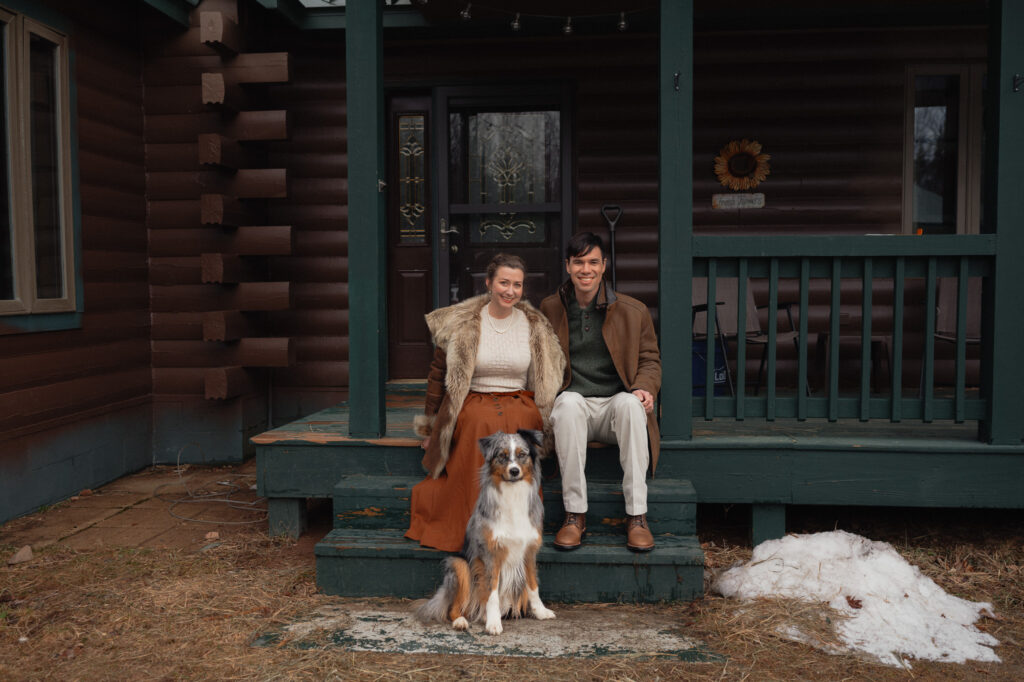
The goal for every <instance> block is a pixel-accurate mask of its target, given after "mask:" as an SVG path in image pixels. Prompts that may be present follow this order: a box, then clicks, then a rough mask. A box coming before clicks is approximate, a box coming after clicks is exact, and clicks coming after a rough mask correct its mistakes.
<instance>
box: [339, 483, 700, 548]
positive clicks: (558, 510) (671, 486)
mask: <svg viewBox="0 0 1024 682" xmlns="http://www.w3.org/2000/svg"><path fill="white" fill-rule="evenodd" d="M421 480H422V477H420V476H417V477H407V476H366V475H362V474H353V475H350V476H343V477H342V478H341V480H340V481H339V482H338V484H337V485H336V486H335V487H334V527H335V528H363V529H401V530H404V529H406V528H408V527H409V503H410V499H411V496H412V487H413V486H414V485H416V484H417V483H419V482H420V481H421ZM543 488H544V519H545V523H544V526H545V528H546V529H548V530H552V531H553V530H555V529H557V527H558V526H559V525H560V524H561V522H562V515H563V511H564V507H563V506H562V489H561V481H560V480H559V479H554V480H550V481H545V482H544V485H543ZM587 498H588V501H589V511H588V512H587V529H588V531H589V532H591V533H604V532H607V533H618V534H620V535H621V533H622V527H623V522H624V515H625V513H626V512H625V507H624V503H623V500H622V484H621V483H619V482H614V483H612V482H603V481H588V482H587ZM647 507H648V511H647V520H648V523H649V524H650V526H651V529H652V530H653V531H654V532H658V533H669V534H672V535H678V536H684V535H692V534H694V533H696V526H697V520H696V515H697V493H696V492H695V491H694V489H693V486H692V485H691V484H690V482H689V481H687V480H685V479H676V478H656V479H653V480H650V481H648V483H647Z"/></svg>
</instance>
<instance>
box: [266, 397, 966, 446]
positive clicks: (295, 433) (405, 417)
mask: <svg viewBox="0 0 1024 682" xmlns="http://www.w3.org/2000/svg"><path fill="white" fill-rule="evenodd" d="M424 391H425V384H424V382H422V381H402V382H390V383H389V384H388V386H387V394H386V395H387V432H386V433H385V435H384V436H383V437H382V438H374V439H365V438H361V439H354V438H352V437H351V436H349V432H348V431H349V408H348V403H347V402H343V403H340V404H338V405H334V406H332V407H329V408H327V409H324V410H321V411H319V412H315V413H313V414H311V415H309V416H306V417H303V418H301V419H297V420H295V421H293V422H290V423H288V424H284V425H283V426H280V427H277V428H275V429H271V430H269V431H266V432H264V433H261V434H259V435H257V436H255V437H253V438H252V442H253V443H254V444H256V445H260V446H265V445H299V444H306V445H311V446H315V445H342V446H344V445H346V444H352V445H356V444H359V445H377V446H385V447H388V446H390V447H415V446H418V445H419V444H420V441H421V440H422V439H421V438H420V437H419V436H417V435H416V434H415V432H414V431H413V418H414V417H415V416H416V415H417V414H420V413H422V411H423V395H424ZM663 419H664V417H663ZM692 433H693V438H692V440H690V441H674V442H671V443H670V444H671V445H672V446H675V447H681V448H683V449H689V447H709V446H711V447H713V446H715V445H720V446H725V445H735V444H742V443H746V444H747V445H748V446H749V445H751V444H753V442H754V441H757V442H758V443H759V444H760V445H761V446H764V445H775V446H783V445H786V444H788V445H789V446H790V447H800V446H801V445H806V446H809V447H818V446H821V445H822V444H823V443H825V442H827V443H828V444H830V445H832V446H837V445H847V446H849V447H862V448H872V447H882V446H884V447H885V448H886V449H893V447H894V446H898V445H899V444H900V443H902V444H904V445H908V446H910V447H911V448H913V449H919V448H934V447H939V448H940V449H947V448H951V447H952V448H957V449H963V448H972V447H974V446H980V445H982V444H981V443H979V441H978V440H977V424H976V423H974V422H965V423H962V424H956V423H953V422H933V423H931V424H925V423H921V422H902V423H892V422H888V421H870V422H862V421H858V420H856V419H841V420H839V421H836V422H828V421H825V420H822V419H813V420H807V421H797V420H795V419H779V420H776V421H765V420H763V419H747V420H743V421H737V420H735V419H730V418H717V419H715V420H713V421H707V420H705V419H703V418H700V417H694V418H693V421H692ZM684 443H685V444H688V445H689V447H688V446H687V445H685V444H684Z"/></svg>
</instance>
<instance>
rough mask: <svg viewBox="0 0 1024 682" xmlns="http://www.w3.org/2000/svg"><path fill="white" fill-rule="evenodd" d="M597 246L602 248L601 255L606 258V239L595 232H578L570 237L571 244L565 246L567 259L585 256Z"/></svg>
mask: <svg viewBox="0 0 1024 682" xmlns="http://www.w3.org/2000/svg"><path fill="white" fill-rule="evenodd" d="M595 246H596V247H597V248H599V249H601V257H602V258H604V257H605V251H604V240H603V239H601V237H600V235H596V234H594V233H593V232H577V233H576V234H574V235H573V236H572V237H571V238H570V239H569V244H568V245H567V246H566V247H565V260H569V259H571V258H576V257H577V256H585V255H587V254H588V253H590V252H591V251H593V250H594V247H595Z"/></svg>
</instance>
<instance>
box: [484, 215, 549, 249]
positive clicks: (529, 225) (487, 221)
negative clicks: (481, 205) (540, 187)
mask: <svg viewBox="0 0 1024 682" xmlns="http://www.w3.org/2000/svg"><path fill="white" fill-rule="evenodd" d="M556 216H557V214H551V215H548V214H544V213H476V214H473V215H470V216H469V228H470V232H469V235H470V239H471V240H472V241H473V243H474V244H504V243H507V242H514V243H517V244H530V243H537V244H542V243H544V242H545V241H546V240H547V234H548V220H550V219H552V218H555V217H556Z"/></svg>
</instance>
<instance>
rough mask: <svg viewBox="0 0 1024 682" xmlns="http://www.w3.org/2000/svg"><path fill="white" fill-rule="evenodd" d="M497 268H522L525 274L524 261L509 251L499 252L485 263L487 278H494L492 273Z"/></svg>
mask: <svg viewBox="0 0 1024 682" xmlns="http://www.w3.org/2000/svg"><path fill="white" fill-rule="evenodd" d="M498 268H514V269H516V270H522V271H523V275H524V276H525V275H526V262H525V261H523V259H522V258H520V257H519V256H513V255H512V254H510V253H499V254H498V255H496V256H495V257H494V258H492V259H491V262H490V263H488V264H487V279H489V280H491V279H494V273H496V272H497V271H498Z"/></svg>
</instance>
